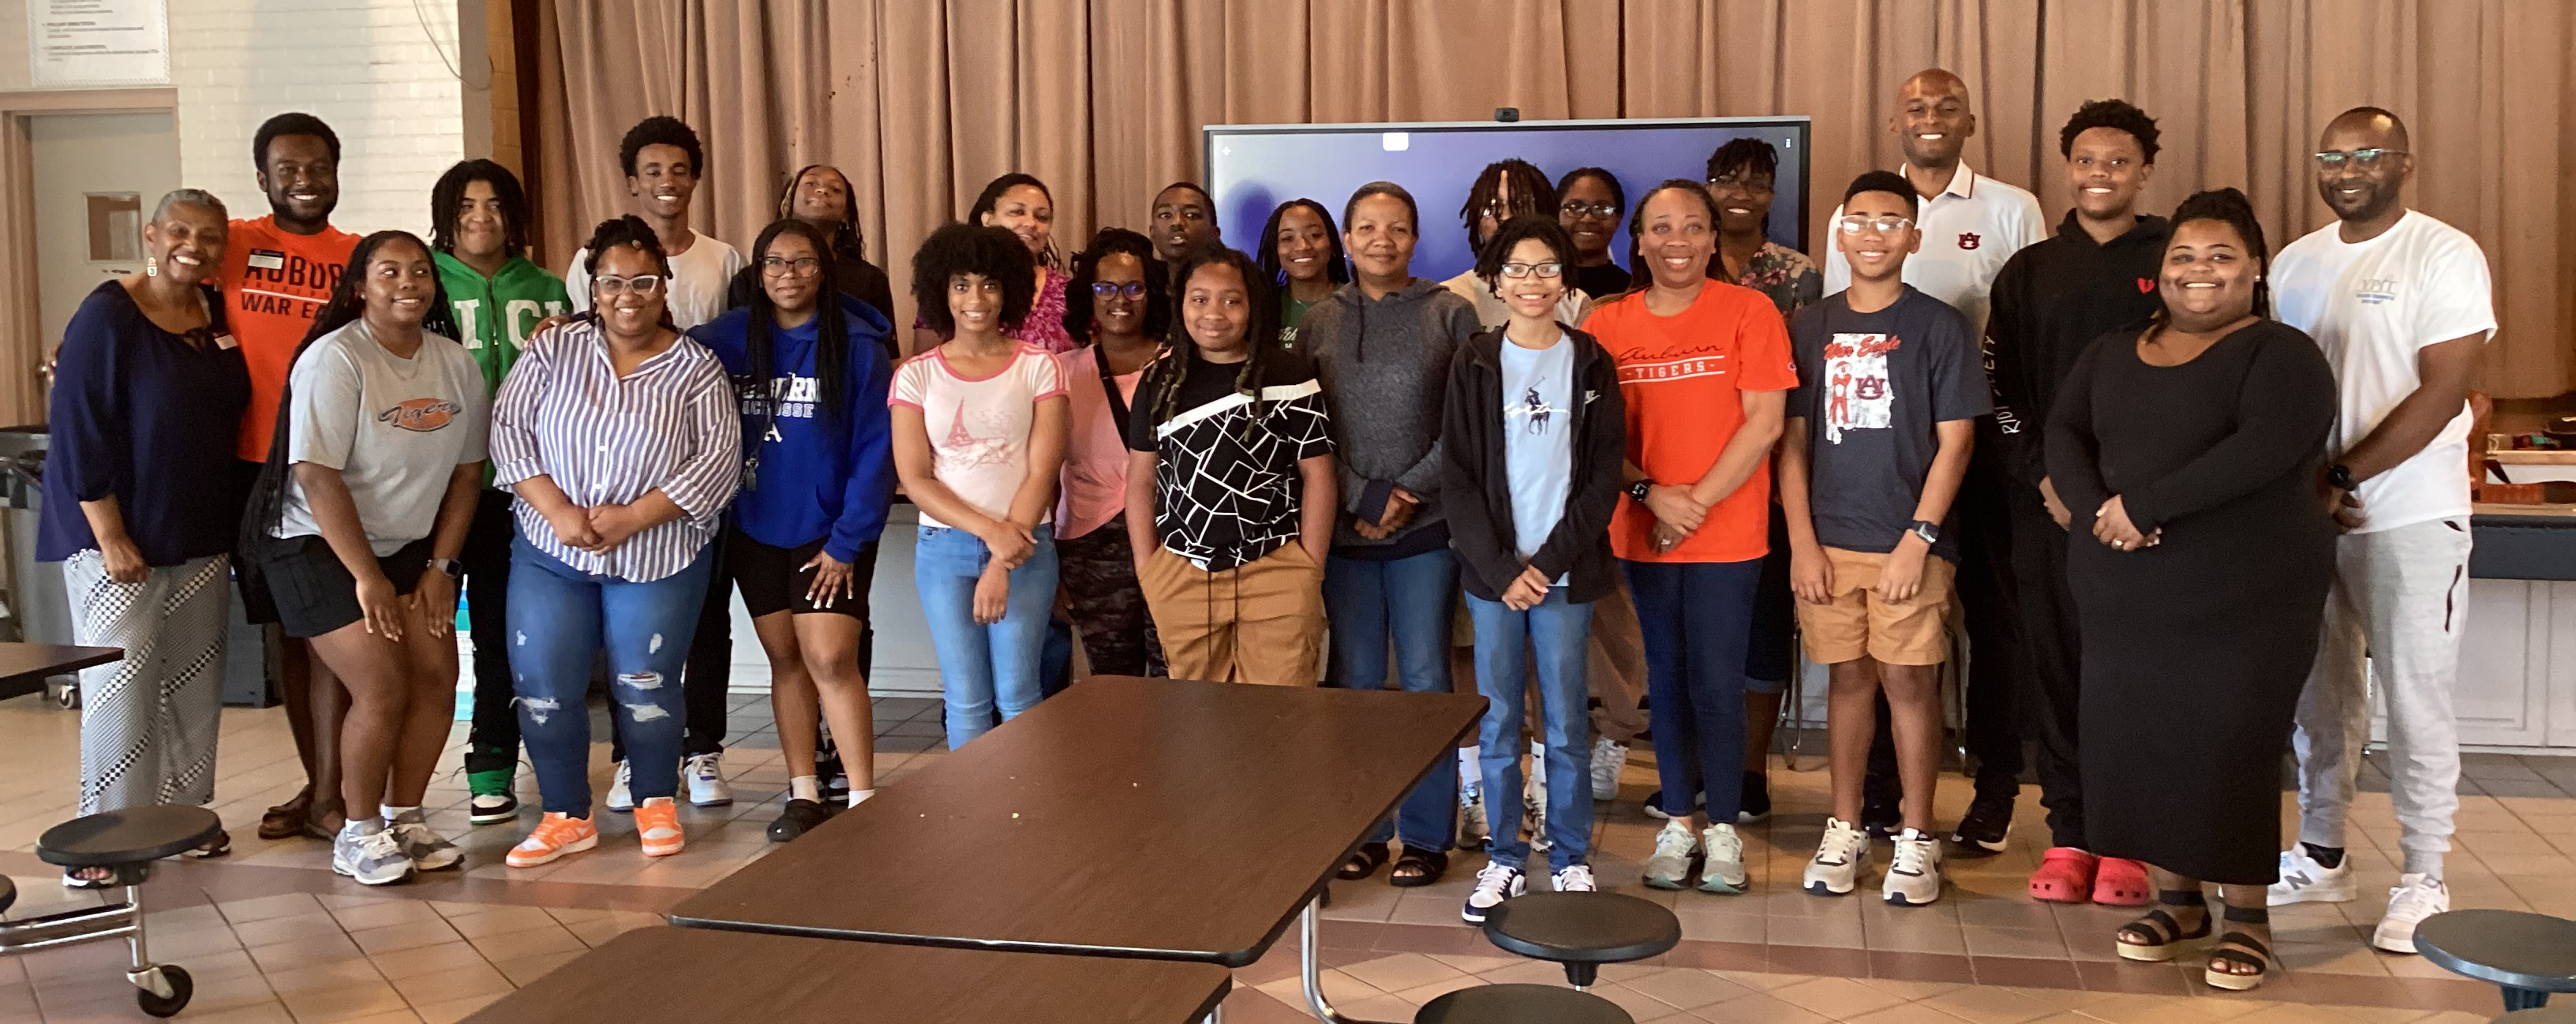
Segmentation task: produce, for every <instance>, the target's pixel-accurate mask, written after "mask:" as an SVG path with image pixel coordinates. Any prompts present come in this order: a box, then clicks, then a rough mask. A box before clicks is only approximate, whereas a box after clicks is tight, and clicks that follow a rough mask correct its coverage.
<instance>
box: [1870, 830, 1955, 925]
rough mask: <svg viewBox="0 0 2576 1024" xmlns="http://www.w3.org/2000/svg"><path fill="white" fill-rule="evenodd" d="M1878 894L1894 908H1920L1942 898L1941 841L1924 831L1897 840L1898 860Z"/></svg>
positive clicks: (1888, 869) (1894, 862) (1908, 834)
mask: <svg viewBox="0 0 2576 1024" xmlns="http://www.w3.org/2000/svg"><path fill="white" fill-rule="evenodd" d="M1878 893H1879V895H1881V896H1884V897H1886V898H1887V905H1889V906H1891V907H1920V906H1923V905H1925V904H1928V903H1931V902H1932V901H1934V900H1937V899H1940V898H1941V841H1940V840H1938V839H1935V838H1933V837H1932V836H1931V835H1929V834H1927V833H1925V832H1924V831H1923V830H1921V829H1912V828H1909V829H1906V830H1905V831H1904V833H1902V834H1900V835H1898V836H1897V837H1896V857H1895V859H1894V860H1891V861H1889V862H1888V865H1887V879H1886V880H1885V881H1883V882H1881V883H1879V887H1878Z"/></svg>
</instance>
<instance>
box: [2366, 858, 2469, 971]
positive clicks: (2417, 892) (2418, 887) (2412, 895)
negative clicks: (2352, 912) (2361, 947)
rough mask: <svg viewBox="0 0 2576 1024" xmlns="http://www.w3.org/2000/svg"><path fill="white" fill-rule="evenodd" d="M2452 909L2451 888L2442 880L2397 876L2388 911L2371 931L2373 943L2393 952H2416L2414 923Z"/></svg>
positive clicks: (2420, 875)
mask: <svg viewBox="0 0 2576 1024" xmlns="http://www.w3.org/2000/svg"><path fill="white" fill-rule="evenodd" d="M2449 909H2451V889H2450V887H2449V886H2446V885H2443V884H2442V880H2441V879H2439V878H2434V877H2431V876H2429V875H2423V874H2404V875H2399V876H2397V888H2394V889H2390V890H2388V913H2386V914H2383V915H2380V918H2379V929H2378V930H2377V931H2374V932H2372V933H2370V944H2371V945H2373V946H2377V947H2379V948H2381V949H2384V950H2387V951H2389V952H2391V953H2412V952H2415V926H2416V925H2419V924H2423V923H2424V919H2425V918H2428V917H2431V916H2433V915H2435V914H2439V913H2441V912H2443V911H2446V910H2449Z"/></svg>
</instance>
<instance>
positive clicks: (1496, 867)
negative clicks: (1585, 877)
mask: <svg viewBox="0 0 2576 1024" xmlns="http://www.w3.org/2000/svg"><path fill="white" fill-rule="evenodd" d="M1589 873H1590V872H1586V874H1589ZM1528 889H1529V878H1528V877H1527V876H1524V875H1522V874H1521V869H1519V868H1516V867H1513V866H1511V865H1509V864H1487V865H1485V869H1484V870H1482V871H1479V872H1476V887H1475V888H1473V889H1470V890H1468V891H1467V905H1466V906H1465V907H1464V908H1462V909H1460V910H1459V911H1458V916H1459V917H1460V918H1463V919H1465V920H1466V922H1467V923H1468V924H1483V923H1485V912H1486V911H1488V910H1492V909H1494V908H1495V907H1497V906H1500V905H1502V902H1503V901H1504V900H1507V899H1510V898H1512V897H1514V896H1518V895H1520V894H1521V893H1523V892H1525V891H1527V890H1528Z"/></svg>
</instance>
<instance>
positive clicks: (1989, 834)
mask: <svg viewBox="0 0 2576 1024" xmlns="http://www.w3.org/2000/svg"><path fill="white" fill-rule="evenodd" d="M2012 818H2013V794H2012V793H2009V792H2002V793H1979V794H1977V798H1976V799H1975V800H1973V801H1970V802H1969V804H1968V813H1967V814H1966V815H1965V816H1962V817H1961V818H1960V819H1959V827H1958V828H1957V829H1955V830H1952V831H1951V833H1950V846H1951V852H1953V853H1956V854H1957V855H1959V856H1961V857H1992V856H1994V855H1995V854H1998V853H2002V852H2004V836H2005V834H2006V833H2008V832H2010V831H2012Z"/></svg>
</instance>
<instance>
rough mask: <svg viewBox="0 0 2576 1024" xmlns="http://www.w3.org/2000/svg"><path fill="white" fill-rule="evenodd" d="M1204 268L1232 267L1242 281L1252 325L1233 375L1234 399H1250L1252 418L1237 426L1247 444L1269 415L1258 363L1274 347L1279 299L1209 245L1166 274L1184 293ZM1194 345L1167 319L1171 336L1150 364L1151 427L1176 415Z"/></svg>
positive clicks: (1255, 271)
mask: <svg viewBox="0 0 2576 1024" xmlns="http://www.w3.org/2000/svg"><path fill="white" fill-rule="evenodd" d="M1208 267H1232V268H1233V269H1234V272H1235V273H1237V274H1240V275H1242V276H1243V296H1244V301H1245V302H1246V303H1247V304H1249V305H1250V306H1251V313H1252V321H1251V322H1250V323H1249V324H1246V325H1245V327H1244V337H1243V344H1244V349H1245V351H1246V353H1247V355H1246V357H1245V358H1244V360H1243V366H1242V368H1241V369H1239V370H1236V371H1235V374H1234V393H1235V394H1238V395H1248V396H1250V397H1251V398H1252V413H1251V415H1250V416H1248V417H1246V418H1245V419H1244V421H1243V432H1242V433H1241V434H1240V435H1238V437H1237V440H1240V441H1244V442H1247V443H1248V442H1250V441H1251V440H1252V432H1253V431H1254V430H1256V429H1260V427H1261V423H1262V421H1263V420H1264V419H1266V418H1268V416H1269V415H1270V407H1269V405H1268V403H1266V402H1265V401H1263V399H1262V397H1261V390H1262V388H1261V380H1262V377H1261V368H1262V364H1263V362H1264V361H1265V359H1264V357H1265V356H1267V355H1269V354H1271V353H1272V352H1274V351H1275V350H1277V349H1278V347H1279V299H1278V294H1277V292H1275V291H1274V290H1273V289H1272V288H1271V286H1270V280H1269V279H1268V278H1266V277H1263V276H1262V275H1261V266H1260V265H1259V264H1257V263H1255V262H1253V260H1252V257H1250V256H1246V255H1244V254H1243V253H1241V252H1238V251H1236V250H1234V249H1229V248H1226V247H1224V246H1217V245H1211V246H1208V247H1206V248H1204V249H1201V250H1199V251H1197V252H1194V253H1191V254H1189V255H1188V256H1187V257H1184V258H1183V259H1182V260H1181V264H1180V267H1179V268H1178V269H1177V270H1176V271H1175V272H1174V273H1173V274H1172V281H1173V282H1174V283H1175V285H1176V286H1177V287H1179V288H1180V289H1182V290H1183V291H1184V292H1186V291H1187V290H1188V289H1189V284H1190V278H1191V277H1192V276H1194V275H1196V274H1197V273H1198V272H1199V271H1200V270H1201V269H1204V268H1208ZM1199 361H1200V358H1199V356H1198V342H1197V341H1195V340H1193V339H1192V338H1191V337H1190V334H1189V327H1188V318H1187V317H1182V316H1175V317H1173V318H1172V328H1171V336H1170V337H1169V338H1167V339H1165V340H1164V343H1163V354H1162V355H1161V356H1158V357H1156V359H1155V364H1154V366H1155V370H1156V372H1155V373H1154V374H1153V376H1154V378H1155V380H1154V381H1153V384H1154V406H1153V408H1154V422H1156V423H1162V422H1164V421H1167V420H1169V419H1171V418H1172V417H1173V416H1174V415H1176V414H1178V413H1179V412H1180V411H1181V410H1179V409H1178V408H1175V406H1177V405H1179V404H1180V400H1181V383H1182V382H1183V381H1186V380H1188V379H1189V376H1190V365H1191V364H1193V363H1196V362H1199Z"/></svg>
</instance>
